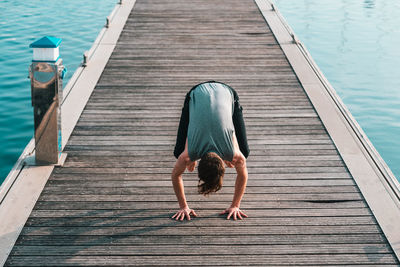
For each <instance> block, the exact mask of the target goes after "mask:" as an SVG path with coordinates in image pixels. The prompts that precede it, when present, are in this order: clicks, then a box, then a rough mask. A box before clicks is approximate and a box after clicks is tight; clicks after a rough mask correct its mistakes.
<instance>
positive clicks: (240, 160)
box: [221, 135, 248, 220]
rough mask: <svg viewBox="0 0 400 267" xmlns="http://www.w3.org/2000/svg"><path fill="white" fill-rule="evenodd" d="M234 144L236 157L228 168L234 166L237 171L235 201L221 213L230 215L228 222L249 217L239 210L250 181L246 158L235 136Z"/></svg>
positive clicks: (229, 163)
mask: <svg viewBox="0 0 400 267" xmlns="http://www.w3.org/2000/svg"><path fill="white" fill-rule="evenodd" d="M233 143H234V148H235V155H234V157H233V160H232V162H227V165H228V167H233V166H234V167H235V169H236V173H237V176H236V182H235V193H234V194H233V200H232V204H231V206H230V207H229V208H227V209H226V210H224V211H223V212H222V213H221V214H225V213H228V216H227V219H228V220H229V219H230V218H231V217H232V216H233V219H234V220H236V219H237V218H239V219H243V217H247V215H246V214H245V213H244V212H243V211H241V210H240V208H239V207H240V202H241V200H242V197H243V195H244V192H245V190H246V185H247V179H248V172H247V166H246V158H245V157H244V156H243V154H242V153H241V152H240V149H239V146H238V144H237V141H236V137H235V135H233ZM242 216H243V217H242Z"/></svg>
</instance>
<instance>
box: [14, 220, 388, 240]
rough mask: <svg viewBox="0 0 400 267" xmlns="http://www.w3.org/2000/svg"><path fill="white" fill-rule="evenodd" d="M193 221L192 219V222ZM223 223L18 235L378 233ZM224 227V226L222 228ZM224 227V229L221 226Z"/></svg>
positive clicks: (35, 230)
mask: <svg viewBox="0 0 400 267" xmlns="http://www.w3.org/2000/svg"><path fill="white" fill-rule="evenodd" d="M193 220H194V219H193ZM225 221H227V222H228V223H229V224H230V225H232V221H228V220H225V219H221V224H220V225H221V226H214V227H211V226H204V225H203V226H195V227H179V228H177V227H174V226H175V225H176V224H177V223H179V222H175V221H174V220H170V221H168V222H166V223H164V224H163V225H159V226H155V227H145V228H143V227H133V226H124V227H121V226H113V227H90V226H82V227H60V226H57V227H51V228H50V227H32V226H27V227H24V229H22V231H21V234H23V235H49V234H52V235H82V234H84V235H96V236H105V235H138V236H140V235H146V236H147V235H181V236H187V235H189V236H207V235H212V236H225V235H236V236H242V238H246V237H247V238H251V236H252V235H258V234H260V233H262V234H264V235H268V234H299V233H301V234H339V233H340V234H350V233H352V234H362V233H368V234H377V233H381V231H380V229H379V228H378V226H376V225H357V226H354V225H334V226H333V225H330V226H313V227H309V226H304V225H303V226H302V225H294V226H289V225H285V226H276V225H269V226H248V225H245V223H243V224H240V222H237V223H236V224H234V227H227V226H228V225H227V224H226V223H224V222H225ZM224 224H225V225H224ZM222 225H224V226H222Z"/></svg>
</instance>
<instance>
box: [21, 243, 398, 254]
mask: <svg viewBox="0 0 400 267" xmlns="http://www.w3.org/2000/svg"><path fill="white" fill-rule="evenodd" d="M211 251H218V254H219V255H226V256H228V255H229V256H230V255H232V254H234V255H244V256H254V255H256V256H259V255H288V254H290V255H315V254H330V255H335V254H365V253H366V252H367V253H368V254H371V253H379V254H390V253H391V251H390V247H389V246H388V245H386V244H374V245H367V246H366V245H364V244H350V245H343V244H329V245H321V244H318V245H250V244H248V245H246V246H242V245H234V244H229V245H225V246H220V245H219V246H216V245H207V246H199V247H197V246H187V245H171V246H166V245H161V246H160V245H152V246H141V245H134V246H114V245H108V246H89V247H85V248H82V247H81V246H63V249H62V250H60V248H58V247H54V246H40V247H32V246H18V245H17V246H15V255H16V256H36V255H38V256H40V255H43V256H61V255H90V256H95V255H97V256H116V255H126V256H128V255H149V253H151V254H152V255H154V256H164V255H177V256H178V255H179V256H190V255H193V256H195V255H210V252H211Z"/></svg>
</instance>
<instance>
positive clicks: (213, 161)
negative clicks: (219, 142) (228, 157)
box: [197, 152, 225, 195]
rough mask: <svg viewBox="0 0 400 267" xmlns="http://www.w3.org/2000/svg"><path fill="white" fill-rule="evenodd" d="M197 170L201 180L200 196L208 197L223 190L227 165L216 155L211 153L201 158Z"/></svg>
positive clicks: (199, 186)
mask: <svg viewBox="0 0 400 267" xmlns="http://www.w3.org/2000/svg"><path fill="white" fill-rule="evenodd" d="M197 170H198V175H199V179H200V181H199V185H198V190H199V193H200V194H203V195H208V194H209V193H212V192H217V191H218V190H220V189H221V187H222V180H223V177H224V174H225V165H224V162H223V161H222V159H221V158H220V157H219V156H218V155H217V154H216V153H214V152H209V153H207V154H205V155H204V156H203V157H201V159H200V162H199V166H198V167H197Z"/></svg>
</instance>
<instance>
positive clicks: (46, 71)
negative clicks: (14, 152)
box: [29, 36, 66, 165]
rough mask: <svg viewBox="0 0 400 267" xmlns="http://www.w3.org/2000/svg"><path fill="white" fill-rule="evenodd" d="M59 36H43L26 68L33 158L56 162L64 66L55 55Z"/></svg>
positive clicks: (59, 153)
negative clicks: (31, 111)
mask: <svg viewBox="0 0 400 267" xmlns="http://www.w3.org/2000/svg"><path fill="white" fill-rule="evenodd" d="M60 43H61V39H60V38H55V37H49V36H46V37H43V38H41V39H39V40H37V41H35V42H33V43H32V44H30V46H29V47H31V48H33V59H32V64H31V66H30V68H29V76H30V80H31V94H32V106H33V116H34V128H35V161H36V164H38V165H47V164H58V162H59V158H60V156H61V148H62V143H61V108H60V107H61V103H62V79H63V78H64V74H65V72H66V68H64V66H63V65H62V59H61V58H60V56H59V45H60Z"/></svg>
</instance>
